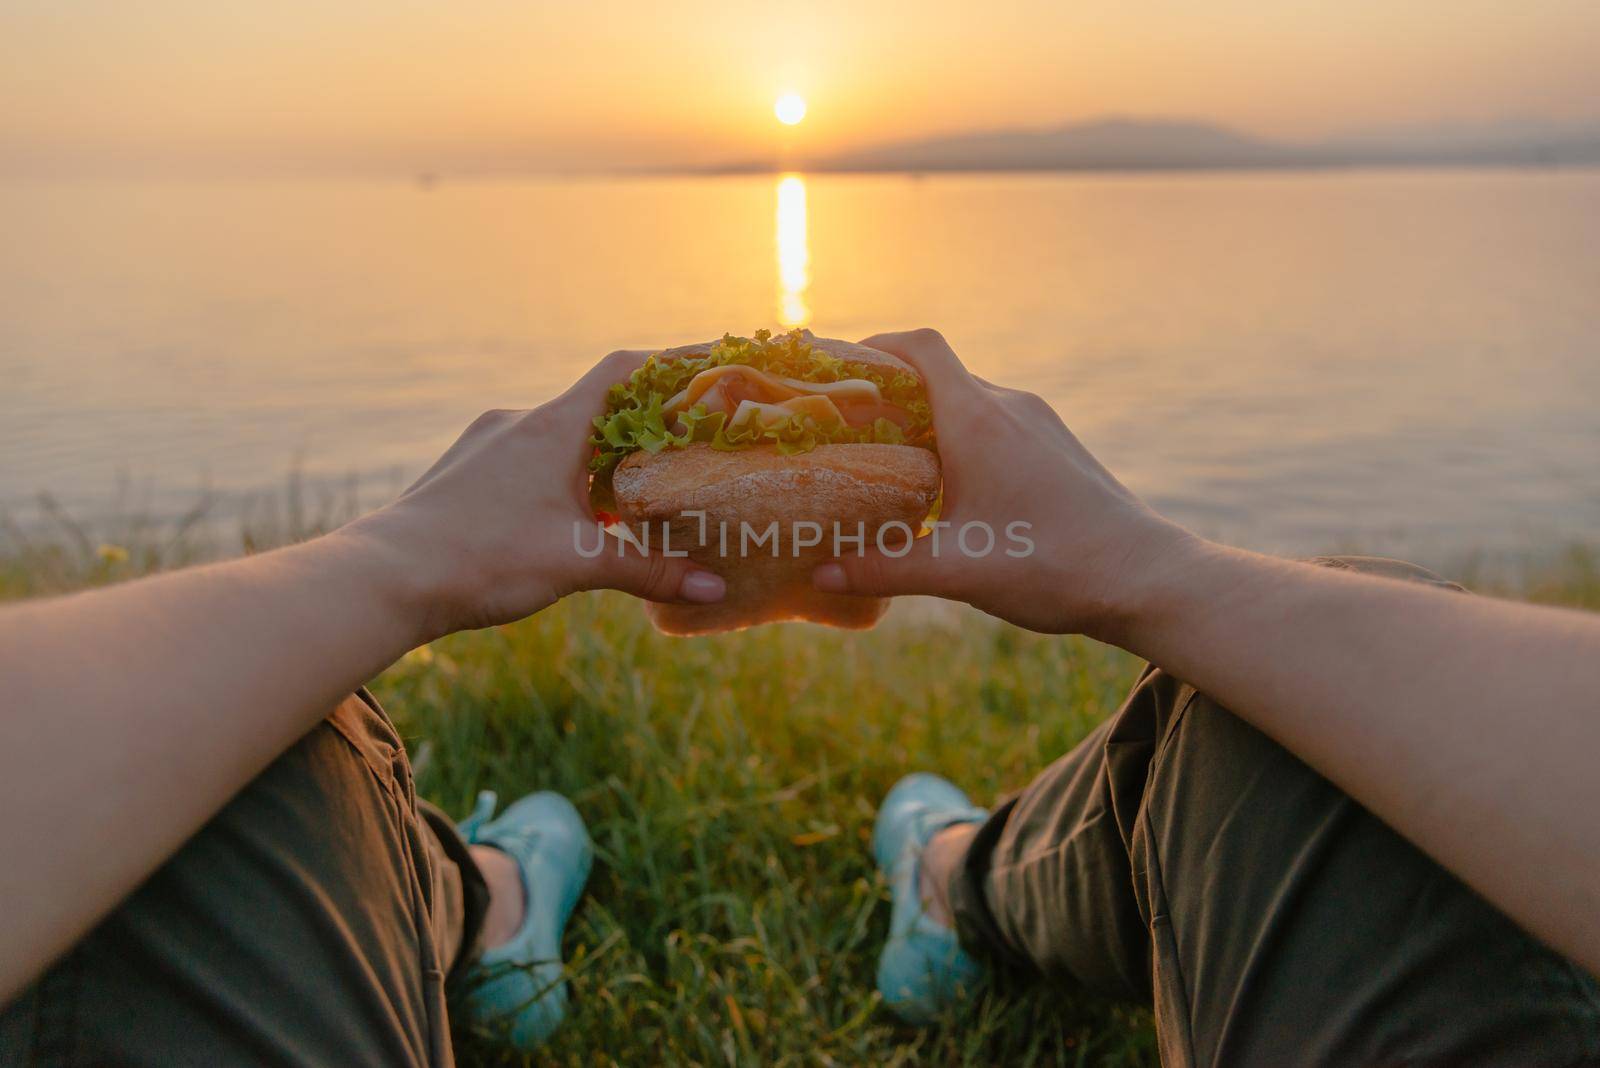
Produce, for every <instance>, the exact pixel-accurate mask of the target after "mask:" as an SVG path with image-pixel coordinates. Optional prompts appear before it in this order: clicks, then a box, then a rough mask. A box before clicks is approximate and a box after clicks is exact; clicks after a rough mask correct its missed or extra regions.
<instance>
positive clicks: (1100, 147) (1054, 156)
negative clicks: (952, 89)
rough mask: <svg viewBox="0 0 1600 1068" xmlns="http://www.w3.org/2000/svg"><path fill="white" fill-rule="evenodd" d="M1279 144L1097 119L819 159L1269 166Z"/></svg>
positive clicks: (943, 167)
mask: <svg viewBox="0 0 1600 1068" xmlns="http://www.w3.org/2000/svg"><path fill="white" fill-rule="evenodd" d="M1284 154H1285V150H1284V148H1283V147H1282V146H1280V145H1275V144H1272V143H1270V142H1267V141H1260V140H1257V139H1255V138H1253V137H1248V136H1246V135H1244V134H1240V133H1235V132H1234V131H1232V130H1229V129H1226V128H1225V127H1222V126H1214V125H1211V124H1209V123H1204V122H1189V121H1171V120H1160V121H1149V120H1137V119H1119V118H1112V119H1100V120H1097V121H1094V122H1084V123H1073V124H1069V125H1066V126H1058V127H1056V128H1054V129H1047V130H989V131H980V132H977V133H969V134H957V135H955V136H953V137H934V138H928V139H925V140H918V141H901V142H896V143H893V144H886V145H878V146H874V147H871V148H864V149H858V150H856V151H854V152H848V153H845V154H843V155H839V156H834V157H832V158H830V159H825V160H819V161H818V168H817V169H819V170H837V171H972V170H1003V171H1031V170H1042V171H1056V170H1060V171H1069V170H1099V169H1104V168H1112V167H1115V168H1129V169H1137V170H1167V169H1202V168H1210V167H1239V166H1271V165H1274V164H1276V163H1280V162H1281V161H1283V160H1284V158H1285V156H1284Z"/></svg>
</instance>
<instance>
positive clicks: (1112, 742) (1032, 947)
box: [0, 565, 1600, 1066]
mask: <svg viewBox="0 0 1600 1068" xmlns="http://www.w3.org/2000/svg"><path fill="white" fill-rule="evenodd" d="M1373 566H1376V565H1373ZM1385 566H1393V565H1385ZM1357 667H1358V666H1356V665H1352V669H1353V670H1354V669H1357ZM952 894H953V897H954V899H955V901H956V906H957V912H958V916H959V920H960V923H961V926H962V928H963V931H964V933H965V934H966V935H967V937H968V939H969V941H970V942H972V943H973V944H974V945H976V946H982V947H986V948H989V949H991V950H993V951H994V952H996V953H998V954H999V955H1001V956H1002V957H1004V958H1007V959H1009V960H1011V961H1014V962H1016V963H1018V964H1022V965H1025V966H1027V967H1030V968H1034V969H1037V970H1039V971H1041V972H1043V973H1046V974H1048V975H1052V976H1063V977H1073V978H1075V979H1076V980H1079V981H1081V982H1084V983H1087V984H1090V985H1092V986H1095V987H1097V988H1100V989H1102V990H1106V991H1110V992H1113V993H1117V994H1121V995H1123V996H1126V997H1130V998H1138V999H1142V1000H1144V1001H1147V1002H1149V1001H1153V1002H1154V1004H1155V1007H1156V1016H1157V1022H1158V1028H1159V1031H1160V1035H1161V1041H1162V1046H1163V1056H1164V1059H1165V1060H1166V1062H1167V1064H1168V1065H1169V1066H1177V1065H1186V1064H1226V1065H1253V1064H1270V1065H1309V1064H1336V1065H1346V1064H1399V1063H1407V1064H1449V1065H1457V1064H1473V1063H1503V1064H1529V1065H1531V1064H1539V1065H1546V1064H1573V1063H1587V1062H1590V1061H1595V1060H1600V1056H1597V1054H1600V1002H1597V1000H1596V987H1595V983H1594V981H1593V980H1592V979H1591V978H1589V977H1588V976H1586V975H1584V974H1583V973H1580V972H1579V971H1577V970H1576V969H1575V968H1573V967H1572V966H1571V965H1570V964H1568V963H1567V962H1566V961H1565V960H1563V959H1562V958H1561V957H1559V956H1557V955H1556V954H1554V953H1551V952H1549V951H1548V950H1546V949H1544V948H1543V947H1541V946H1540V945H1539V944H1538V943H1536V942H1534V941H1533V940H1531V939H1529V938H1528V937H1526V936H1525V935H1523V934H1522V933H1521V932H1520V931H1519V930H1518V929H1517V928H1515V927H1514V926H1512V924H1511V923H1510V922H1509V921H1507V920H1506V919H1505V918H1504V917H1503V916H1501V915H1500V914H1499V913H1498V912H1496V911H1495V910H1494V909H1492V908H1490V907H1489V906H1488V905H1486V904H1484V903H1483V902H1482V901H1480V900H1479V899H1478V898H1477V897H1475V896H1474V895H1473V894H1472V893H1471V892H1470V891H1468V890H1466V889H1465V888H1464V887H1462V886H1461V884H1459V883H1458V882H1456V881H1455V880H1454V879H1452V878H1451V877H1450V876H1449V875H1447V874H1445V873H1444V872H1443V871H1442V870H1441V869H1440V868H1438V866H1436V865H1434V864H1433V863H1432V862H1430V861H1428V860H1427V859H1426V858H1424V857H1423V856H1422V855H1421V854H1419V853H1418V852H1417V851H1416V850H1414V849H1412V848H1411V847H1410V846H1409V845H1407V844H1406V843H1405V842H1404V841H1402V840H1401V839H1400V838H1398V837H1397V836H1395V835H1394V834H1393V833H1391V832H1390V831H1389V830H1387V829H1386V828H1385V827H1384V826H1383V825H1382V824H1381V823H1379V822H1378V821H1377V820H1375V819H1373V818H1372V817H1371V816H1369V815H1368V814H1367V813H1365V812H1364V811H1363V810H1362V809H1361V808H1360V807H1359V806H1357V805H1356V804H1354V803H1353V802H1352V801H1350V799H1349V798H1347V797H1345V796H1344V795H1343V794H1341V793H1340V792H1339V791H1338V790H1336V789H1334V788H1333V787H1332V786H1330V785H1329V784H1328V783H1326V782H1325V781H1324V780H1322V779H1321V778H1319V777H1318V776H1317V775H1316V774H1314V773H1313V772H1311V771H1310V770H1309V769H1308V768H1306V767H1305V765H1303V764H1301V763H1300V762H1299V761H1297V760H1295V759H1294V758H1293V757H1291V756H1290V755H1289V754H1288V753H1287V752H1285V751H1284V750H1283V749H1281V748H1280V747H1278V746H1277V745H1275V744H1273V743H1272V742H1270V741H1268V740H1267V739H1266V738H1265V737H1263V736H1262V735H1260V734H1259V733H1257V732H1256V731H1254V730H1252V729H1251V728H1250V727H1248V726H1246V725H1245V724H1244V723H1243V722H1241V721H1240V720H1238V719H1236V718H1235V717H1233V716H1232V715H1230V714H1229V713H1228V712H1226V711H1225V710H1223V709H1221V708H1219V707H1218V706H1217V705H1216V704H1215V703H1214V702H1212V701H1210V700H1208V699H1206V698H1205V697H1204V696H1203V695H1200V694H1196V693H1195V692H1194V691H1192V690H1191V689H1189V688H1188V687H1186V686H1184V685H1182V684H1181V683H1179V682H1178V681H1177V680H1175V679H1172V678H1171V677H1170V676H1167V675H1165V674H1163V673H1161V672H1159V671H1149V672H1146V674H1145V675H1144V676H1143V678H1141V679H1140V681H1139V683H1138V685H1137V686H1136V687H1135V689H1134V691H1133V693H1132V695H1131V696H1130V697H1129V698H1128V701H1127V703H1126V704H1125V705H1124V706H1123V708H1122V710H1121V711H1120V712H1118V713H1117V715H1116V716H1115V717H1113V718H1112V719H1111V720H1110V721H1108V722H1107V723H1106V724H1105V725H1104V726H1102V727H1101V728H1100V729H1099V730H1098V731H1096V732H1095V733H1094V734H1093V735H1092V736H1091V737H1090V738H1089V739H1088V740H1087V741H1086V742H1085V743H1084V744H1083V745H1081V746H1079V747H1078V748H1077V749H1076V750H1074V751H1073V752H1072V753H1071V754H1069V755H1067V756H1066V757H1064V758H1063V759H1062V760H1060V761H1059V762H1057V763H1056V764H1055V765H1054V766H1052V767H1051V768H1050V769H1049V770H1048V771H1046V772H1045V773H1044V775H1042V776H1041V777H1040V778H1039V779H1038V780H1037V781H1036V782H1035V783H1034V784H1033V785H1032V786H1030V787H1029V788H1028V789H1027V790H1025V791H1024V792H1023V793H1022V794H1021V795H1019V796H1018V797H1017V798H1015V799H1013V800H1012V801H1010V802H1008V803H1006V804H1005V805H1003V806H1001V807H1000V808H999V809H998V810H997V811H996V813H995V815H994V816H993V818H992V819H990V820H989V821H988V823H986V824H985V825H984V826H983V827H982V828H981V830H980V831H979V834H978V837H977V839H976V840H975V842H974V845H973V847H972V849H971V850H970V851H969V854H968V857H967V864H966V867H965V869H964V871H963V872H962V873H961V875H960V876H959V877H958V879H957V880H956V884H955V885H954V886H953V887H952ZM486 900H487V891H486V890H485V888H484V885H483V881H482V878H481V877H480V876H479V874H478V872H477V869H476V868H475V867H474V866H473V864H472V861H471V859H470V857H469V856H468V854H467V851H466V848H465V846H464V845H462V843H461V841H460V839H459V838H457V836H456V834H455V832H454V830H453V828H452V827H451V825H450V823H449V821H448V820H447V819H446V818H445V817H444V816H443V815H442V814H441V813H438V812H437V811H436V810H433V809H431V808H429V807H428V806H427V805H426V804H424V803H421V802H419V801H418V800H417V799H416V797H415V794H414V791H413V785H412V780H411V772H410V768H409V766H408V764H407V762H406V758H405V752H404V750H403V748H402V746H401V743H400V739H399V738H398V737H397V736H396V734H395V732H394V728H393V727H392V726H391V725H390V724H389V721H388V720H387V718H385V716H384V715H383V713H382V712H381V710H379V708H378V707H377V705H376V703H375V702H372V701H371V700H370V698H365V697H364V695H363V696H362V697H352V698H350V699H348V700H346V701H345V702H344V703H342V704H341V705H340V706H339V708H338V709H336V710H335V711H334V713H333V714H332V715H331V716H330V717H329V718H328V719H327V720H325V721H324V722H323V723H322V724H321V725H319V726H318V727H317V728H316V729H315V730H313V731H312V732H311V733H310V734H308V735H307V736H306V737H305V738H304V739H302V740H301V741H300V742H299V743H297V744H296V745H295V746H294V747H292V748H291V749H290V750H289V751H288V752H286V753H285V754H284V755H283V756H282V757H281V758H279V759H278V760H277V761H276V762H275V763H274V764H273V765H272V766H271V767H270V768H268V769H267V771H265V772H264V773H262V775H261V776H260V777H259V778H257V779H256V780H255V782H253V783H251V784H250V785H249V786H248V787H246V788H245V789H244V790H243V791H242V792H241V793H240V794H239V795H238V797H236V798H235V799H234V800H233V801H232V802H230V803H229V805H228V806H227V807H226V808H224V809H223V810H222V812H221V813H219V814H218V815H217V816H216V817H215V818H214V819H213V820H212V821H211V822H210V823H209V824H207V826H206V827H205V828H204V829H202V830H201V831H200V833H199V834H197V835H196V836H195V837H194V838H193V839H191V840H190V841H189V842H188V843H187V844H186V845H185V846H184V847H183V849H182V850H180V851H179V852H178V853H177V854H176V855H175V856H174V857H173V858H172V859H171V860H170V861H169V862H167V864H165V865H164V866H163V867H162V868H161V869H160V870H159V871H157V872H156V874H155V875H153V876H152V877H151V878H150V879H149V880H148V881H147V882H146V883H145V885H144V886H142V887H141V888H140V889H138V890H137V891H136V892H135V893H134V894H133V895H132V896H130V897H129V898H128V900H127V901H126V902H125V903H124V904H123V905H122V906H121V907H120V908H118V909H117V910H116V911H115V912H114V913H112V915H111V916H109V917H108V918H107V919H106V920H105V921H104V922H102V923H101V924H100V925H99V926H98V927H97V928H96V929H95V930H94V931H93V932H91V933H90V934H89V935H88V936H87V937H85V938H84V940H83V941H82V942H81V943H79V945H78V946H77V947H75V948H74V949H73V950H72V951H71V952H70V953H69V954H67V956H65V957H64V958H63V959H62V960H61V961H59V962H58V963H57V964H56V965H55V966H54V967H52V968H51V969H50V970H49V971H48V972H47V973H46V974H45V975H44V976H43V977H41V978H40V979H39V980H38V981H37V982H36V983H35V984H34V985H33V986H32V987H30V988H29V989H28V990H27V991H25V992H24V993H23V995H22V996H21V997H19V998H17V999H15V1000H14V1001H13V1002H12V1003H11V1004H10V1005H9V1006H7V1007H5V1009H4V1010H0V1064H4V1065H12V1064H39V1065H57V1064H87V1065H102V1064H112V1065H152V1066H155V1065H163V1066H164V1065H208V1066H210V1065H235V1064H294V1065H340V1066H343V1065H385V1066H388V1065H397V1066H398V1065H425V1064H432V1065H447V1064H449V1063H450V1062H451V1051H450V1039H449V1032H448V1027H447V1020H446V1012H445V1001H444V986H445V979H446V976H447V974H450V973H452V972H453V971H457V972H458V971H459V970H460V968H461V967H462V965H463V963H464V962H465V961H468V960H470V959H471V956H472V954H473V952H474V946H475V943H476V939H477V937H478V931H479V930H480V928H481V924H482V917H483V910H484V907H485V904H486Z"/></svg>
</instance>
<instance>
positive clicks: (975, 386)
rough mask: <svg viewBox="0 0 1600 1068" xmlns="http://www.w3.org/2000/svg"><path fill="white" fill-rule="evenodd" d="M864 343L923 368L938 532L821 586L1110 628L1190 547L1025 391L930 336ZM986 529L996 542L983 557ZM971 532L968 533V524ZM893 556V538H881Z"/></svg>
mask: <svg viewBox="0 0 1600 1068" xmlns="http://www.w3.org/2000/svg"><path fill="white" fill-rule="evenodd" d="M862 344H864V345H869V346H871V347H872V348H875V349H881V350H882V351H884V352H888V353H892V354H893V355H895V356H899V357H900V358H902V359H904V360H905V361H906V362H908V363H910V364H912V365H913V366H915V367H916V368H917V370H919V371H920V372H921V373H922V377H923V380H924V381H925V382H926V384H927V389H928V398H929V400H930V402H931V403H932V405H933V424H934V428H935V430H936V431H937V433H938V437H939V458H940V462H941V464H942V466H943V470H944V506H943V509H942V514H941V516H940V521H941V523H944V524H948V525H947V526H941V527H939V528H938V530H937V534H938V538H937V546H936V545H935V538H934V537H933V536H931V535H930V536H927V537H923V538H920V539H918V540H917V541H916V542H915V544H914V545H913V547H912V549H911V551H910V552H908V553H906V554H905V555H904V556H900V557H898V558H896V557H894V556H891V555H887V554H885V553H883V552H880V551H878V550H876V549H875V548H872V547H870V546H869V547H868V548H867V549H866V551H865V552H864V553H861V554H846V555H844V556H841V557H839V558H838V559H837V560H835V561H833V562H831V563H828V564H823V565H821V566H820V567H818V568H817V570H816V572H815V574H814V576H813V581H814V582H815V584H816V585H817V587H818V588H819V589H822V590H826V591H829V592H838V593H854V594H862V595H868V596H893V595H897V594H911V593H921V594H932V595H934V596H938V597H945V598H949V599H952V600H958V601H965V602H966V603H968V604H970V605H973V606H974V607H977V608H980V609H982V610H983V611H985V612H988V613H990V614H991V615H995V616H999V617H1000V618H1001V619H1005V620H1008V621H1010V622H1012V623H1015V624H1017V625H1018V626H1022V627H1027V628H1029V629H1030V630H1037V631H1044V632H1048V633H1068V632H1081V633H1087V634H1091V635H1095V636H1100V637H1105V636H1108V635H1113V634H1115V633H1116V631H1117V629H1118V627H1119V624H1120V622H1121V620H1122V618H1123V617H1125V616H1126V615H1127V614H1128V613H1130V612H1131V611H1133V610H1134V609H1135V607H1136V605H1137V602H1138V600H1139V598H1140V596H1141V595H1142V592H1143V591H1144V590H1146V589H1147V588H1149V582H1148V580H1149V579H1150V578H1151V577H1152V576H1153V575H1154V574H1156V573H1158V572H1159V571H1160V570H1161V569H1162V568H1163V567H1164V566H1168V565H1170V564H1171V563H1172V562H1173V561H1174V560H1175V558H1176V557H1177V556H1179V555H1181V551H1182V550H1184V549H1186V548H1188V547H1189V546H1191V545H1193V544H1195V543H1197V542H1198V539H1197V538H1195V537H1194V536H1193V535H1190V534H1189V533H1188V532H1187V531H1185V530H1183V529H1182V528H1180V527H1178V526H1176V525H1174V524H1172V523H1170V522H1168V521H1167V520H1165V519H1163V518H1161V517H1160V516H1159V515H1157V514H1156V513H1155V512H1154V511H1152V510H1151V509H1150V508H1149V507H1148V506H1146V505H1145V504H1144V502H1142V501H1141V500H1139V498H1137V497H1135V496H1134V495H1133V494H1132V493H1131V492H1129V491H1128V489H1127V488H1126V487H1124V486H1123V485H1122V484H1121V483H1120V482H1118V481H1117V480H1116V478H1115V477H1114V476H1113V475H1112V474H1111V472H1109V471H1107V470H1106V469H1105V467H1103V466H1102V465H1101V464H1100V462H1099V461H1098V460H1096V459H1095V458H1094V456H1093V455H1091V454H1090V453H1089V451H1088V450H1087V449H1085V448H1084V447H1083V445H1082V443H1080V442H1079V441H1078V439H1077V438H1076V437H1074V436H1073V434H1072V431H1070V430H1068V429H1067V427H1066V425H1065V424H1064V423H1063V422H1062V421H1061V419H1060V417H1059V416H1057V415H1056V413H1055V410H1054V409H1052V408H1051V407H1050V405H1049V404H1048V403H1046V402H1045V401H1044V400H1042V399H1041V398H1039V397H1038V396H1036V395H1034V394H1032V393H1025V392H1022V391H1020V390H1014V389H1005V388H1003V387H1000V386H995V385H991V384H990V383H988V382H985V381H983V380H982V379H980V378H978V377H976V376H975V375H973V374H972V373H971V372H970V371H968V370H967V369H966V367H965V366H963V365H962V363H961V361H960V359H958V358H957V357H956V354H955V352H953V351H952V350H951V348H950V346H949V344H947V343H946V342H945V339H944V338H943V337H942V336H940V335H939V333H938V332H937V331H934V330H913V331H910V332H907V333H897V334H877V335H875V336H873V337H869V338H867V339H865V340H864V341H863V342H862ZM985 526H986V527H987V530H988V531H992V532H993V546H992V548H991V549H990V550H989V551H988V552H982V550H983V548H984V546H985V545H986V544H988V542H989V537H988V534H987V533H986V531H985V529H984V527H985ZM964 527H966V528H969V529H967V530H966V532H965V538H963V537H962V532H963V528H964ZM885 547H887V548H888V549H890V551H891V552H895V551H898V550H899V545H898V544H897V543H892V542H890V541H889V540H888V539H887V538H886V539H885Z"/></svg>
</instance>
